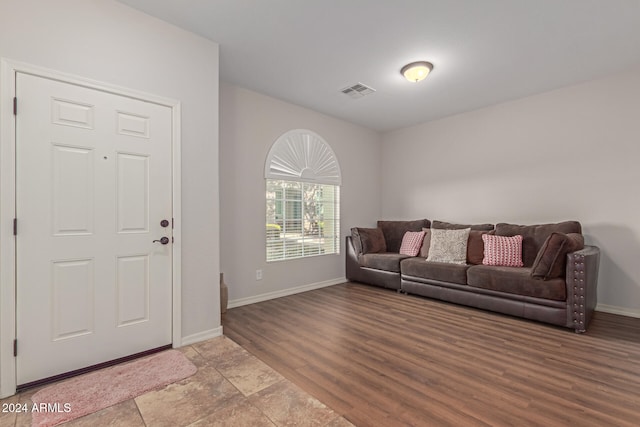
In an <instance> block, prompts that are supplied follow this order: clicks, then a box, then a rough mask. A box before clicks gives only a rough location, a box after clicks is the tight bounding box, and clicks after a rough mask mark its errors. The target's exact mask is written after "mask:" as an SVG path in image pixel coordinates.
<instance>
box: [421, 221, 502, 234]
mask: <svg viewBox="0 0 640 427" xmlns="http://www.w3.org/2000/svg"><path fill="white" fill-rule="evenodd" d="M431 228H437V229H439V230H462V229H464V228H470V229H471V230H482V231H491V230H493V224H454V223H451V222H445V221H438V220H434V221H433V222H432V223H431Z"/></svg>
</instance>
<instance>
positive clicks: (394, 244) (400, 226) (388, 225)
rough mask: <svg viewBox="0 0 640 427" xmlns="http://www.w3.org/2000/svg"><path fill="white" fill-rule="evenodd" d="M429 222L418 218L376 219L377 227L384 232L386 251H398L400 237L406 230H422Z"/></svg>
mask: <svg viewBox="0 0 640 427" xmlns="http://www.w3.org/2000/svg"><path fill="white" fill-rule="evenodd" d="M430 225H431V222H430V221H429V220H428V219H418V220H415V221H378V228H380V229H381V230H382V234H384V240H385V242H386V244H387V252H400V245H401V244H402V238H403V237H404V233H406V232H407V231H422V228H423V227H424V228H429V226H430Z"/></svg>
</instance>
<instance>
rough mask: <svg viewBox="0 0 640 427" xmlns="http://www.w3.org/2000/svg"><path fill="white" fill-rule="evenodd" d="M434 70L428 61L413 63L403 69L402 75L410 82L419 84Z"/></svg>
mask: <svg viewBox="0 0 640 427" xmlns="http://www.w3.org/2000/svg"><path fill="white" fill-rule="evenodd" d="M431 70H433V64H432V63H431V62H427V61H418V62H412V63H411V64H407V65H405V66H404V67H402V70H400V73H401V74H402V75H403V76H404V78H405V79H407V80H409V81H410V82H414V83H418V82H419V81H420V80H423V79H424V78H425V77H427V75H428V74H429V72H430V71H431Z"/></svg>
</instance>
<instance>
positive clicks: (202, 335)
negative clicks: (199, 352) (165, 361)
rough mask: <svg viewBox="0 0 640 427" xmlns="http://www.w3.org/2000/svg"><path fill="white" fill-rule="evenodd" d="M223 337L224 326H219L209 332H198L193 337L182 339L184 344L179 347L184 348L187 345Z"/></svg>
mask: <svg viewBox="0 0 640 427" xmlns="http://www.w3.org/2000/svg"><path fill="white" fill-rule="evenodd" d="M220 335H222V326H218V327H217V328H213V329H209V330H208V331H202V332H198V333H195V334H192V335H188V336H186V337H182V342H181V343H180V346H179V347H183V346H185V345H191V344H195V343H197V342H200V341H205V340H208V339H210V338H215V337H219V336H220Z"/></svg>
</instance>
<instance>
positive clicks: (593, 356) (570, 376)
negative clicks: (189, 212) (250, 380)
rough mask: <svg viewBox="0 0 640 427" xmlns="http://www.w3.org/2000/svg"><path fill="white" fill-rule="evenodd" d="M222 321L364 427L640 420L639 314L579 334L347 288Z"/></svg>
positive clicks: (246, 309)
mask: <svg viewBox="0 0 640 427" xmlns="http://www.w3.org/2000/svg"><path fill="white" fill-rule="evenodd" d="M223 326H224V333H225V335H227V336H228V337H229V338H231V339H233V340H234V341H236V342H237V343H239V344H240V345H241V346H243V347H244V348H245V349H247V350H248V351H249V352H251V353H253V354H254V355H256V356H257V357H259V358H260V359H262V360H263V361H264V362H266V363H267V364H268V365H270V366H271V367H273V368H274V369H275V370H277V371H278V372H280V373H281V374H282V375H283V376H284V377H286V378H287V379H289V380H290V381H292V382H294V383H295V384H297V385H298V386H299V387H301V388H302V389H304V390H305V391H307V392H308V393H310V394H311V395H313V396H314V397H316V398H317V399H319V400H320V401H321V402H323V403H325V404H326V405H328V406H329V407H331V408H332V409H333V410H334V411H336V412H337V413H339V414H341V415H343V416H344V417H345V418H346V419H348V420H349V421H351V422H352V423H353V424H355V425H356V426H385V427H386V426H445V425H446V426H597V427H602V426H634V427H635V426H638V425H640V319H633V318H627V317H622V316H616V315H611V314H606V313H600V312H598V313H597V314H596V316H595V319H594V320H593V322H592V324H591V325H590V328H589V331H588V332H587V333H586V334H575V333H574V332H573V331H571V330H569V329H563V328H556V327H554V326H549V325H545V324H541V323H535V322H529V321H526V320H522V319H515V318H511V317H508V316H503V315H499V314H494V313H490V312H486V311H481V310H476V309H472V308H468V307H463V306H457V305H453V304H448V303H443V302H439V301H434V300H429V299H426V298H421V297H417V296H409V295H402V294H397V293H396V292H395V291H392V290H386V289H381V288H377V287H373V286H367V285H361V284H356V283H346V284H341V285H336V286H332V287H328V288H323V289H319V290H315V291H310V292H306V293H302V294H297V295H292V296H288V297H284V298H279V299H275V300H270V301H266V302H261V303H258V304H252V305H247V306H243V307H238V308H234V309H230V310H228V311H227V313H226V314H225V315H224V316H223Z"/></svg>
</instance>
